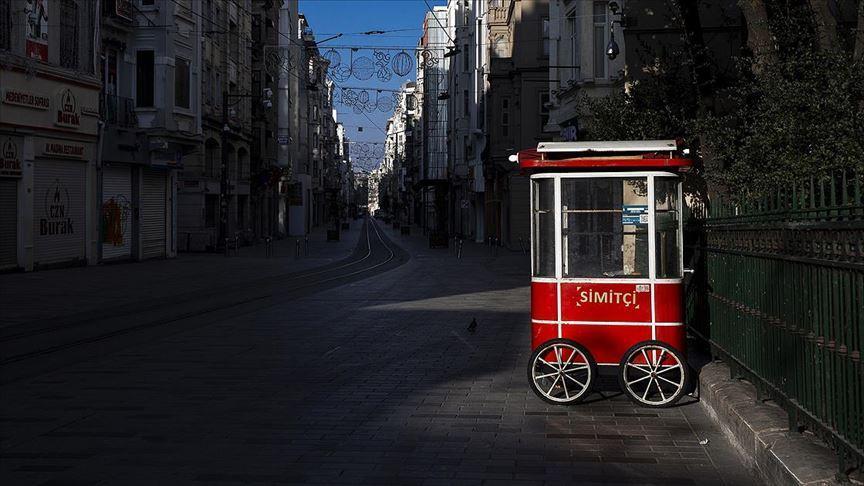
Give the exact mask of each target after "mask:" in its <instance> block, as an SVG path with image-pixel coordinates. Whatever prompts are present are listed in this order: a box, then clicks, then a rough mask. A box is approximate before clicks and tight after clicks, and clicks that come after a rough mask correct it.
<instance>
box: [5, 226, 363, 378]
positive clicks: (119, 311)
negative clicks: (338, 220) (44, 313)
mask: <svg viewBox="0 0 864 486" xmlns="http://www.w3.org/2000/svg"><path fill="white" fill-rule="evenodd" d="M366 224H367V225H368V224H374V223H373V220H371V219H370V220H368V222H367V223H366ZM364 227H365V231H364V232H363V233H364V235H365V236H366V250H365V254H364V255H363V256H362V257H360V258H356V257H349V258H346V259H345V260H342V261H341V262H336V266H332V265H333V264H330V265H324V266H323V267H318V268H317V269H314V271H300V272H289V273H284V274H279V275H272V276H268V277H264V278H261V279H254V280H248V281H245V282H239V283H237V284H234V285H231V286H225V287H221V288H218V289H213V290H211V291H209V292H207V293H206V294H204V295H203V296H202V294H201V292H191V293H189V294H184V295H181V296H178V297H179V298H175V299H170V300H168V301H162V302H159V303H158V304H146V305H144V306H141V305H131V306H130V305H129V304H128V303H127V304H124V305H123V306H119V307H117V308H115V309H108V310H107V312H108V313H110V315H111V317H114V318H116V317H122V316H126V315H130V314H136V313H140V312H146V311H148V310H152V309H156V308H159V307H163V306H165V305H178V304H183V303H186V302H190V301H194V300H200V299H201V298H203V297H206V296H213V295H220V294H223V293H228V292H231V291H232V290H233V289H235V288H237V287H238V286H244V287H245V288H254V287H265V286H267V285H271V284H272V283H274V282H277V281H278V282H286V281H292V280H299V279H306V278H309V277H314V276H316V275H321V274H325V273H329V272H332V271H334V270H339V269H342V268H347V267H350V266H353V265H356V264H358V263H362V262H363V261H365V260H367V259H368V258H370V257H371V256H372V246H371V242H370V239H369V231H368V228H369V227H368V226H364ZM374 229H375V230H376V232H377V227H376V228H374ZM379 237H380V235H379ZM355 251H356V250H355ZM46 320H49V321H50V320H54V319H51V318H49V319H40V320H39V321H34V322H30V323H23V324H16V325H15V326H14V327H26V326H32V325H34V324H35V325H38V322H43V321H46ZM95 320H98V319H97V318H93V317H90V316H86V315H85V317H83V318H82V317H76V316H71V317H69V318H67V319H64V322H63V323H62V324H59V325H53V326H47V327H41V326H40V327H38V328H36V329H29V330H26V331H20V332H13V333H10V334H3V333H2V330H0V343H4V342H7V341H11V340H15V339H20V338H22V337H28V336H35V335H39V334H46V333H50V332H52V331H56V330H58V329H69V328H70V327H74V326H81V325H87V324H89V323H91V322H93V321H95ZM2 363H3V360H2V359H0V364H2Z"/></svg>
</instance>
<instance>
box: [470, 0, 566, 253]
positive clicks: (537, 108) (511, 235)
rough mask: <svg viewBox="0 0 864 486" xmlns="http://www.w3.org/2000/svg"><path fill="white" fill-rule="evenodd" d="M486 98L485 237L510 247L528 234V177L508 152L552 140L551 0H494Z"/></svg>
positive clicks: (519, 244)
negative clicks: (550, 124) (550, 82)
mask: <svg viewBox="0 0 864 486" xmlns="http://www.w3.org/2000/svg"><path fill="white" fill-rule="evenodd" d="M489 5H490V6H489V10H488V13H487V15H486V19H487V20H486V28H487V32H486V42H487V45H488V46H489V65H488V68H486V69H484V71H487V72H488V73H489V74H488V78H487V82H488V88H487V91H486V96H485V103H486V107H487V108H486V110H485V111H486V117H487V118H486V120H487V124H486V126H487V127H489V128H488V129H487V130H486V133H487V137H488V143H487V147H486V153H485V157H484V170H483V172H484V173H483V176H484V177H485V179H486V183H485V204H486V207H485V217H486V224H485V229H486V235H487V236H489V237H492V238H495V239H496V240H497V241H499V242H501V243H502V244H504V245H508V246H510V247H512V248H517V249H518V248H523V247H525V248H527V245H528V241H529V237H530V220H529V214H528V207H529V204H528V203H529V200H528V197H529V191H528V179H527V178H526V177H524V176H522V175H521V174H520V173H519V169H518V166H517V165H516V164H515V163H513V162H511V161H510V160H509V156H510V155H513V154H515V153H516V152H517V151H519V150H522V149H524V148H530V147H536V146H537V143H538V142H540V141H543V140H550V139H551V138H552V137H551V134H550V133H547V132H545V131H544V130H545V127H546V126H547V124H548V120H549V106H550V103H549V101H550V98H549V88H548V82H549V1H548V0H496V1H490V3H489Z"/></svg>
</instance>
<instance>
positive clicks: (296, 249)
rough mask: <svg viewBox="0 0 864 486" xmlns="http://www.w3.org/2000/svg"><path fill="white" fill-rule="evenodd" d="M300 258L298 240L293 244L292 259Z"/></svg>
mask: <svg viewBox="0 0 864 486" xmlns="http://www.w3.org/2000/svg"><path fill="white" fill-rule="evenodd" d="M298 258H300V240H297V241H295V242H294V259H295V260H296V259H298Z"/></svg>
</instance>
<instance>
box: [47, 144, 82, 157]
mask: <svg viewBox="0 0 864 486" xmlns="http://www.w3.org/2000/svg"><path fill="white" fill-rule="evenodd" d="M42 154H43V155H51V156H54V157H66V158H70V159H83V158H84V146H83V145H80V144H77V143H65V142H45V144H44V146H43V147H42Z"/></svg>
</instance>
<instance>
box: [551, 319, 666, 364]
mask: <svg viewBox="0 0 864 486" xmlns="http://www.w3.org/2000/svg"><path fill="white" fill-rule="evenodd" d="M561 333H562V334H563V337H564V338H567V339H571V340H573V341H576V342H577V343H579V344H581V345H583V346H585V347H586V348H587V349H588V351H590V352H591V354H592V355H593V356H594V359H595V360H596V361H597V364H601V365H609V364H614V365H617V364H618V363H619V362H620V361H621V357H622V356H624V353H625V352H626V351H627V350H628V349H629V348H630V347H631V346H633V345H634V344H636V343H638V342H640V341H645V340H648V339H651V326H650V325H645V324H634V325H602V324H601V325H586V324H565V325H563V326H561Z"/></svg>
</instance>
